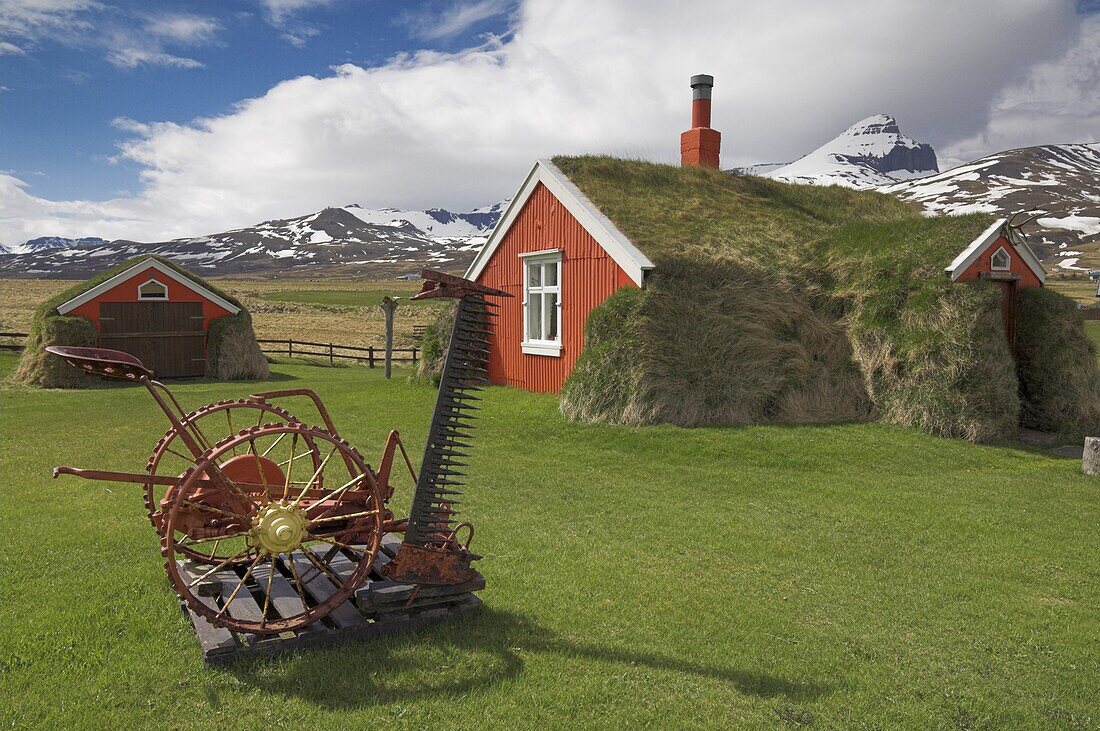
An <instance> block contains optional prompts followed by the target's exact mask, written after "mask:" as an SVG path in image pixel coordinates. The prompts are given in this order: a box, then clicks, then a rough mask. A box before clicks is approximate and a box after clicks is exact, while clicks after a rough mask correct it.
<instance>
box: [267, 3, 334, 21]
mask: <svg viewBox="0 0 1100 731" xmlns="http://www.w3.org/2000/svg"><path fill="white" fill-rule="evenodd" d="M258 2H259V4H260V5H261V6H262V7H263V9H264V11H265V12H266V15H267V17H268V19H269V20H270V21H271V22H272V23H273V24H275V25H282V24H283V23H284V22H285V21H286V20H287V19H289V18H290V17H291V16H293V15H295V14H296V13H299V12H301V11H303V10H308V9H310V8H315V7H318V6H321V5H331V4H332V3H334V2H336V0H258Z"/></svg>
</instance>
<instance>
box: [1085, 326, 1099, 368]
mask: <svg viewBox="0 0 1100 731" xmlns="http://www.w3.org/2000/svg"><path fill="white" fill-rule="evenodd" d="M1085 332H1086V333H1088V336H1089V338H1090V339H1091V340H1092V342H1094V343H1096V358H1097V360H1100V320H1091V321H1089V322H1086V323H1085Z"/></svg>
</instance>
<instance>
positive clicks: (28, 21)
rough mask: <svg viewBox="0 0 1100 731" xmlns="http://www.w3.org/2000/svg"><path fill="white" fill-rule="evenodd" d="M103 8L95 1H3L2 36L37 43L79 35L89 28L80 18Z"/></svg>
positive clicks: (1, 7)
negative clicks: (43, 40)
mask: <svg viewBox="0 0 1100 731" xmlns="http://www.w3.org/2000/svg"><path fill="white" fill-rule="evenodd" d="M101 7H102V6H101V5H100V4H99V3H98V2H95V0H4V2H3V3H0V35H4V36H8V37H16V38H23V39H26V40H28V41H31V42H36V41H38V40H40V39H42V38H45V37H51V36H68V35H71V34H74V33H79V32H81V31H83V30H87V29H88V28H89V27H90V26H89V23H88V21H87V20H86V19H84V18H83V17H81V15H82V14H83V13H85V12H87V11H90V10H96V9H99V8H101Z"/></svg>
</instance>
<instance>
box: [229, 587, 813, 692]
mask: <svg viewBox="0 0 1100 731" xmlns="http://www.w3.org/2000/svg"><path fill="white" fill-rule="evenodd" d="M334 654H338V660H337V659H336V658H334V657H333V655H334ZM532 654H552V655H557V656H560V658H561V659H568V658H583V659H586V660H595V661H597V662H610V663H621V664H623V665H633V666H638V667H644V668H651V669H654V670H664V671H670V672H674V673H682V674H685V675H691V676H695V677H696V678H698V679H699V680H702V681H708V680H709V681H718V682H719V683H725V684H728V685H730V686H732V689H733V690H736V691H737V692H740V693H744V694H747V695H754V696H758V697H761V698H775V697H779V696H782V697H784V698H787V699H788V700H792V701H805V700H813V699H815V698H818V697H820V696H822V695H826V694H827V693H829V692H830V689H829V688H828V687H827V686H825V685H823V684H818V683H799V682H795V681H791V680H786V679H783V678H778V677H775V676H771V675H767V674H764V673H758V672H750V671H744V670H736V669H732V668H727V667H721V666H716V665H710V664H706V663H700V662H694V661H692V660H690V659H682V658H678V657H669V656H666V655H661V654H658V653H653V652H645V651H639V650H631V649H627V648H620V647H611V646H607V645H601V644H595V643H589V642H578V641H575V640H570V639H567V638H564V637H560V636H558V635H556V634H554V633H552V632H550V631H549V630H546V629H543V628H542V627H539V626H538V625H537V624H535V623H534V622H532V621H531V620H530V619H528V618H526V617H524V616H523V615H520V614H516V613H512V612H506V611H501V610H496V609H489V608H485V607H483V608H482V610H481V611H480V612H479V613H478V614H476V615H475V616H473V617H471V618H468V619H465V620H458V621H455V622H452V623H448V624H443V625H439V626H436V627H431V628H424V629H421V630H419V631H414V632H411V633H409V634H403V635H399V636H396V637H391V638H385V639H380V640H373V641H371V640H367V641H365V642H357V643H351V644H348V645H343V646H340V647H338V648H335V649H332V648H330V649H327V650H311V651H305V652H302V653H301V654H298V655H294V656H290V657H285V658H283V659H282V660H279V661H273V660H270V659H268V660H263V659H250V660H243V661H241V662H238V663H234V664H233V665H230V666H229V667H228V668H226V670H227V671H228V672H229V673H231V674H232V675H233V676H234V677H236V678H237V679H238V680H239V681H241V682H243V683H246V684H248V685H250V686H253V687H255V688H258V689H260V690H263V691H265V692H270V693H277V694H280V695H293V696H298V697H300V698H303V699H305V700H307V701H310V702H311V703H315V704H317V705H319V706H323V707H325V708H328V709H333V710H341V709H351V708H361V707H367V706H374V705H384V704H387V703H395V702H402V701H411V700H417V699H427V698H434V697H438V696H440V695H446V694H454V695H461V694H464V693H469V692H471V691H478V690H482V689H486V688H489V687H491V686H493V685H496V684H497V683H500V682H502V681H506V680H511V679H514V678H516V677H518V676H519V675H520V674H521V673H522V672H523V668H524V656H527V655H532ZM337 663H339V665H341V666H345V667H347V666H350V667H361V668H363V672H362V673H355V672H346V671H345V672H340V670H338V669H336V668H331V669H330V670H329V671H327V672H326V670H325V666H326V665H335V664H337ZM214 705H215V706H216V704H214Z"/></svg>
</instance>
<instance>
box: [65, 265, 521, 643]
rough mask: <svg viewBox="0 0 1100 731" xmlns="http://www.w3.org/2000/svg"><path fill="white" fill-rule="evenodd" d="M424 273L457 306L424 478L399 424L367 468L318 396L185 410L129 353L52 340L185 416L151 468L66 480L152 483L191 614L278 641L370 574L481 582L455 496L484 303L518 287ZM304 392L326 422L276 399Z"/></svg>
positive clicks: (431, 290) (482, 337)
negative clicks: (399, 492) (311, 420)
mask: <svg viewBox="0 0 1100 731" xmlns="http://www.w3.org/2000/svg"><path fill="white" fill-rule="evenodd" d="M423 276H424V279H425V280H426V281H425V283H424V286H423V288H422V290H421V291H420V293H419V294H417V295H416V296H415V297H413V299H425V298H429V297H451V298H457V299H458V300H459V302H458V307H457V310H456V316H455V322H454V329H453V330H452V333H451V342H450V347H449V349H448V351H447V354H446V360H445V364H444V367H443V373H442V377H441V382H440V387H439V395H438V398H437V401H436V406H435V413H434V416H433V418H432V423H431V427H430V430H429V434H428V441H427V444H426V445H425V448H424V459H423V461H422V463H421V465H420V473H419V475H417V474H416V471H415V470H414V468H413V465H412V462H411V461H410V459H409V456H408V453H407V452H406V451H405V447H404V445H403V444H402V442H401V437H400V436H399V435H398V433H397V432H396V431H392V432H390V435H389V438H388V439H387V441H386V444H385V448H384V449H383V452H382V457H381V459H380V461H379V463H378V466H377V467H376V468H375V467H372V466H371V465H369V464H367V462H366V460H364V458H363V457H362V455H360V453H359V452H358V451H356V449H355V448H354V447H352V446H351V445H349V444H348V443H347V441H345V440H344V439H342V438H341V437H340V435H339V434H338V433H337V431H336V427H335V426H334V425H333V423H332V419H331V418H330V417H329V414H328V411H327V410H326V409H325V407H324V404H323V403H322V402H321V399H320V398H319V397H318V396H317V394H315V393H314V392H313V391H310V390H307V389H293V390H285V391H272V392H268V393H258V394H254V395H252V396H249V397H248V398H247V399H241V400H236V401H220V402H218V403H214V404H209V405H207V406H203V407H202V408H200V409H197V410H195V411H192V412H190V413H186V412H184V410H183V408H182V407H181V406H180V404H179V402H178V401H177V400H176V398H175V396H173V395H172V393H171V392H170V391H169V390H168V388H167V387H165V386H164V384H162V383H160V382H158V381H156V380H154V379H153V373H152V372H150V371H149V370H148V369H146V368H145V366H144V365H142V363H141V361H140V360H138V359H137V358H135V357H133V356H131V355H128V354H126V353H123V352H120V351H115V350H105V349H100V348H66V347H50V348H47V350H49V351H50V352H52V353H54V354H56V355H58V356H60V357H62V358H64V359H65V360H66V361H68V362H69V363H70V364H71V365H73V366H75V367H77V368H81V369H83V370H84V371H86V372H88V373H90V374H93V375H97V376H101V377H103V378H109V379H117V380H124V381H134V382H137V383H140V384H142V385H143V386H145V388H146V389H148V391H149V394H150V395H151V396H152V397H153V400H154V401H156V403H157V405H158V406H159V407H160V408H161V409H162V410H163V411H164V413H165V415H166V416H167V417H168V420H169V422H171V429H169V430H168V433H167V434H165V435H164V437H163V438H162V439H161V440H160V441H159V442H157V444H156V446H155V447H154V448H153V453H152V456H151V457H150V458H149V462H148V464H147V465H146V471H145V473H144V474H140V473H139V474H131V473H125V472H107V471H101V470H84V469H74V468H71V467H58V468H56V469H55V470H54V476H55V477H57V476H58V475H61V474H70V475H77V476H79V477H84V478H87V479H92V480H106V481H109V482H127V483H134V484H138V485H144V487H145V505H146V508H147V509H148V513H149V519H150V521H151V522H152V524H153V527H154V528H155V529H156V530H157V533H158V534H159V535H160V542H161V553H162V554H163V555H164V557H165V559H166V561H165V568H166V569H167V572H168V578H169V581H170V583H171V585H172V587H173V588H174V589H175V591H176V593H178V594H179V596H180V598H181V599H182V600H183V601H184V602H186V605H187V607H188V608H189V609H190V610H191V611H192V612H194V613H196V614H198V615H200V616H201V617H203V618H205V619H206V620H207V621H208V622H209V623H210V624H211V625H214V626H215V627H223V628H226V629H228V630H231V631H233V632H238V633H244V634H251V635H268V634H275V633H282V632H286V631H290V630H300V629H302V628H305V627H306V626H307V625H312V624H314V623H317V622H319V621H320V620H321V619H322V618H323V617H326V616H327V615H329V614H330V613H332V612H333V611H334V610H335V609H337V608H338V607H341V606H342V605H344V604H345V603H346V601H347V600H348V598H349V597H351V596H352V595H353V594H354V593H355V592H356V590H357V589H358V588H360V587H361V586H362V585H363V584H364V582H366V581H367V579H368V576H369V575H370V573H371V571H372V568H373V569H374V570H375V571H380V572H381V573H382V574H383V575H384V577H386V578H388V579H389V580H390V583H391V584H393V583H394V582H398V583H401V584H404V585H406V587H407V586H408V585H411V586H412V590H411V592H410V594H411V596H410V598H409V602H411V601H412V599H413V598H415V596H416V594H417V593H418V592H419V591H420V590H421V589H422V588H425V587H440V586H448V585H462V584H468V583H469V582H471V579H473V578H479V577H478V575H477V573H476V572H475V571H474V570H473V569H472V568H471V566H470V562H471V561H473V560H475V559H477V558H478V556H476V555H475V554H473V553H471V552H470V551H469V542H470V538H471V537H472V535H473V526H471V525H470V524H469V523H460V522H458V521H457V519H456V516H457V510H456V509H455V506H456V505H457V504H458V503H457V501H456V498H457V497H458V495H459V494H460V492H459V489H458V488H459V486H460V485H461V484H462V476H463V474H464V473H463V472H462V469H461V468H462V467H464V466H465V464H464V463H463V462H462V459H463V458H465V457H466V456H467V454H466V453H465V452H464V451H463V450H464V449H467V448H468V446H469V445H468V444H467V440H468V439H469V437H470V429H471V428H472V423H471V420H472V418H473V414H472V413H470V412H471V410H473V409H476V405H475V402H477V401H478V400H479V399H478V397H477V396H476V395H475V393H476V392H477V391H479V390H481V389H480V386H481V385H482V384H484V383H486V382H487V380H488V379H487V372H486V368H487V363H488V326H489V324H490V317H491V315H492V310H491V308H492V307H495V305H493V304H492V303H490V302H488V301H487V300H486V297H487V296H502V297H507V296H510V295H508V294H507V293H505V292H501V291H499V290H495V289H491V288H488V287H483V286H481V285H478V284H475V283H474V282H471V281H468V280H466V279H462V278H459V277H454V276H450V275H446V274H442V273H440V272H434V271H431V270H424V272H423ZM291 397H305V398H308V399H311V400H312V402H313V404H314V406H315V407H316V409H317V411H318V412H319V414H320V417H321V421H322V424H323V426H311V425H309V424H307V423H305V422H303V421H300V420H299V419H297V418H296V417H294V416H292V415H291V414H290V412H288V411H286V410H285V409H284V408H283V407H282V406H279V405H277V404H276V403H275V402H276V401H281V400H283V399H287V398H291ZM365 406H366V407H367V408H368V409H369V404H366V405H365ZM368 415H369V412H368ZM398 452H400V454H401V457H402V459H403V461H404V462H405V465H406V466H407V468H408V470H409V472H410V473H411V475H412V479H413V481H414V482H415V484H416V489H415V492H414V494H413V499H412V509H411V511H410V513H409V517H408V518H395V517H394V515H393V513H392V512H391V510H390V509H389V507H388V506H387V502H388V501H389V499H390V497H391V496H392V495H393V492H394V488H393V486H392V485H391V483H390V475H391V470H392V468H393V466H394V460H395V458H396V456H397V453H398ZM395 533H396V534H404V540H403V541H401V543H400V546H399V547H398V548H397V550H396V551H395V552H393V555H392V557H389V556H385V557H381V558H382V559H383V560H378V559H380V556H379V551H380V546H381V544H382V541H383V537H384V536H387V535H388V534H395ZM385 559H390V560H388V561H386V560H385ZM383 563H384V565H382V566H381V568H380V569H379V565H381V564H383ZM319 582H321V583H324V585H325V587H327V588H326V589H325V590H324V591H318V590H317V588H316V587H317V585H318V583H319ZM288 585H289V586H291V587H293V593H291V592H290V590H286V587H287V586H288ZM280 587H283V589H284V591H283V593H282V594H280V592H279V588H280ZM242 592H243V593H242ZM288 594H289V596H288ZM238 596H240V597H242V599H243V598H245V597H248V596H250V597H252V599H250V600H249V603H250V605H251V607H252V608H251V611H246V612H231V611H229V609H230V606H231V605H233V604H234V601H235V600H236V599H237V597H238ZM253 600H254V604H252V603H251V602H252V601H253Z"/></svg>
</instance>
